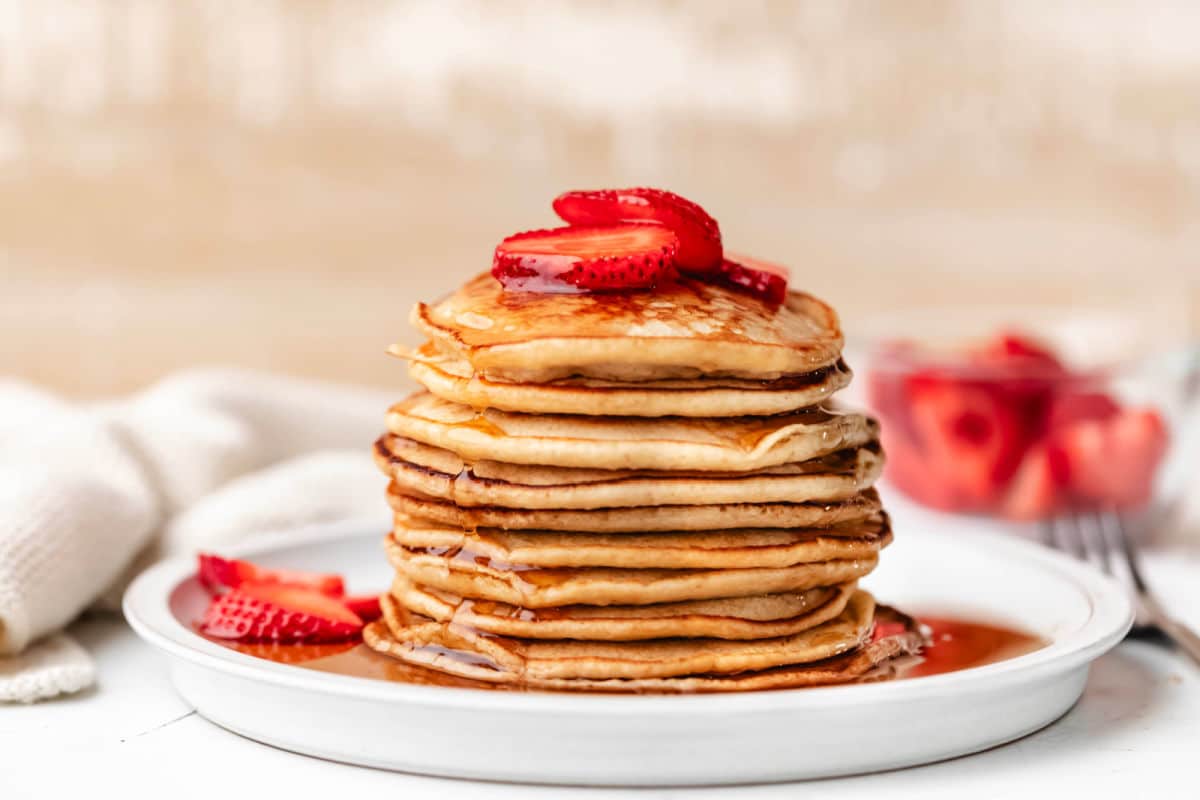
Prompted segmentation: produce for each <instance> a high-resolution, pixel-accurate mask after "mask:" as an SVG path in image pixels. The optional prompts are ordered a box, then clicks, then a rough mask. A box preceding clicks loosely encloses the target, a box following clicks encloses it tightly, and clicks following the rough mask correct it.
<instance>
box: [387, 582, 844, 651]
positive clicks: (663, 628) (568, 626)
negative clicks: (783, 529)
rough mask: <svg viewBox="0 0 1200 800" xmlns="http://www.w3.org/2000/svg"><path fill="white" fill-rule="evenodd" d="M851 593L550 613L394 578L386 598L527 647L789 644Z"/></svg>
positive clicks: (835, 590) (834, 590)
mask: <svg viewBox="0 0 1200 800" xmlns="http://www.w3.org/2000/svg"><path fill="white" fill-rule="evenodd" d="M854 588H855V584H854V583H846V584H842V585H840V586H822V587H818V588H815V589H808V590H806V591H802V592H789V593H784V594H767V595H754V596H752V597H730V598H721V599H717V600H689V601H683V602H679V603H658V604H655V605H644V606H583V605H575V606H565V607H560V608H548V609H529V608H521V607H519V606H512V605H508V604H505V603H494V602H491V601H487V600H471V599H467V598H463V597H460V596H458V595H454V594H449V593H447V592H442V591H438V590H436V589H430V588H428V587H424V586H417V585H416V584H413V583H411V582H409V581H408V580H406V579H404V578H400V577H398V578H397V579H396V581H395V582H394V583H393V585H392V592H391V594H392V598H393V599H394V600H395V601H396V602H397V603H398V604H399V605H401V606H403V607H404V608H406V609H407V610H408V611H410V612H411V613H413V614H418V615H420V616H423V617H429V618H430V619H433V620H436V621H438V622H443V623H446V622H454V623H456V624H458V625H465V626H467V627H469V628H474V629H476V630H478V631H481V632H483V633H491V634H496V635H500V636H516V637H521V638H526V639H591V640H599V641H609V642H621V641H636V640H641V639H661V638H666V637H681V636H682V637H706V638H713V639H769V638H775V637H779V636H791V635H792V634H795V633H799V632H800V631H804V630H808V629H809V628H813V627H816V626H817V625H820V624H821V623H823V622H827V621H829V620H830V619H833V618H834V617H836V616H837V615H838V614H840V613H842V610H843V609H844V608H845V607H846V602H847V601H848V600H849V599H850V595H851V594H852V593H853V591H854Z"/></svg>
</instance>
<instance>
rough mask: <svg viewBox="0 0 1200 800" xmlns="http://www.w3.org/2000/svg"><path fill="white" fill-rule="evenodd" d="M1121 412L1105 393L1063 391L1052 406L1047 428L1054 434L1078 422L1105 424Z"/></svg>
mask: <svg viewBox="0 0 1200 800" xmlns="http://www.w3.org/2000/svg"><path fill="white" fill-rule="evenodd" d="M1120 412H1121V407H1120V406H1119V405H1117V402H1116V401H1115V400H1113V399H1112V398H1111V397H1109V396H1108V395H1107V394H1104V393H1103V392H1077V391H1070V390H1068V391H1063V392H1060V393H1059V394H1058V395H1057V396H1056V397H1055V398H1054V400H1053V402H1051V404H1050V413H1049V414H1048V416H1047V420H1046V427H1047V429H1048V430H1049V431H1050V432H1051V433H1054V432H1055V431H1059V430H1062V429H1063V428H1066V427H1068V426H1070V425H1074V424H1075V423H1077V422H1086V421H1099V422H1103V421H1104V420H1106V419H1109V418H1111V417H1115V416H1116V415H1117V414H1119V413H1120Z"/></svg>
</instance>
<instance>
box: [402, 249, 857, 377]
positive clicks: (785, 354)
mask: <svg viewBox="0 0 1200 800" xmlns="http://www.w3.org/2000/svg"><path fill="white" fill-rule="evenodd" d="M412 322H413V324H414V325H415V326H416V327H417V328H419V329H420V330H421V331H423V332H424V333H426V334H427V335H428V336H429V337H430V338H431V339H432V340H433V341H434V343H435V344H436V345H437V347H438V349H439V350H441V351H443V352H446V353H452V354H455V355H457V356H459V357H461V358H463V359H465V360H466V361H467V362H469V363H470V365H471V368H472V369H473V370H474V371H475V373H476V374H479V375H483V376H485V377H487V378H490V379H493V380H507V381H512V382H515V383H545V382H548V381H553V380H558V379H560V378H565V377H569V376H574V375H578V376H585V377H590V378H600V379H603V380H616V381H644V380H663V379H673V378H696V377H701V376H730V377H741V378H749V379H755V380H773V379H776V378H779V377H782V376H785V375H796V374H801V373H808V372H812V371H813V370H816V369H820V368H823V367H829V366H832V365H834V364H836V363H837V360H838V357H839V355H840V353H841V349H842V332H841V328H840V327H839V323H838V319H837V315H836V314H835V313H834V311H833V309H831V308H829V306H827V305H825V304H824V303H822V302H821V301H820V300H817V299H816V298H814V297H812V296H810V295H807V294H804V293H803V292H789V293H788V297H787V300H786V301H785V302H784V304H783V305H782V306H781V307H779V308H778V309H774V308H772V307H770V306H769V305H767V304H765V303H763V302H762V301H761V300H758V299H756V298H754V297H752V296H750V295H748V294H743V293H741V292H736V291H733V290H731V289H726V288H723V287H720V286H714V285H710V284H706V283H700V282H697V281H692V280H687V279H681V280H680V281H678V282H677V283H671V284H667V285H665V286H660V287H658V288H656V289H655V290H653V291H650V292H624V293H617V294H577V295H570V294H540V293H536V292H513V291H508V290H505V289H504V288H503V287H502V286H501V285H500V284H499V282H497V281H496V280H495V279H494V278H493V277H492V276H491V275H490V274H489V273H486V272H485V273H482V274H480V275H478V276H476V277H475V278H473V279H471V280H470V281H468V282H467V283H466V284H465V285H463V286H462V287H461V288H460V289H459V290H458V291H457V292H455V293H454V294H452V295H450V296H449V297H447V298H445V299H443V300H441V301H439V302H438V303H435V304H434V305H427V304H425V303H419V304H418V305H417V307H416V308H415V309H413V313H412Z"/></svg>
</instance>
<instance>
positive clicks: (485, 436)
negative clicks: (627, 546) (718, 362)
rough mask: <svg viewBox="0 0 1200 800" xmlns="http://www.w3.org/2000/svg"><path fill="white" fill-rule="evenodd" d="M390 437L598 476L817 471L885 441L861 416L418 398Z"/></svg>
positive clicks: (402, 410)
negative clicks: (547, 406) (821, 462)
mask: <svg viewBox="0 0 1200 800" xmlns="http://www.w3.org/2000/svg"><path fill="white" fill-rule="evenodd" d="M387 425H388V430H390V431H391V432H392V433H394V434H396V435H398V436H402V437H405V438H408V439H415V440H416V441H418V442H421V443H423V444H427V445H432V446H434V447H440V448H442V449H443V450H450V451H452V452H454V453H456V454H458V455H459V456H460V457H462V458H465V459H470V460H491V461H502V462H505V463H510V464H540V465H548V466H556V467H584V468H590V469H653V470H683V469H687V470H696V471H705V472H711V471H726V472H741V471H746V470H755V469H760V468H762V467H769V466H775V465H778V464H788V463H794V462H801V461H808V460H809V459H813V458H820V457H822V456H826V455H829V454H830V453H835V452H837V451H838V450H844V449H847V448H853V447H861V446H863V445H866V444H868V443H870V442H873V441H876V440H877V439H878V432H879V425H878V423H876V422H875V421H874V420H872V419H870V418H868V417H865V416H863V415H862V414H853V413H841V412H835V411H829V410H824V409H808V410H804V411H800V412H795V413H792V414H783V415H779V416H774V417H734V418H730V419H722V420H698V419H692V418H688V417H582V416H566V415H557V416H555V415H539V414H514V413H509V412H506V411H497V410H495V409H488V410H487V411H484V412H481V413H476V411H475V410H474V409H472V408H471V407H470V406H464V405H461V404H458V403H451V402H448V401H446V400H442V399H440V398H438V397H436V396H435V395H432V394H429V393H428V392H417V393H416V394H414V395H412V396H410V397H409V398H407V399H406V400H404V401H402V402H400V403H398V404H397V405H395V406H393V407H392V409H391V410H390V411H389V412H388V415H387Z"/></svg>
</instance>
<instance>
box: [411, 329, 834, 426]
mask: <svg viewBox="0 0 1200 800" xmlns="http://www.w3.org/2000/svg"><path fill="white" fill-rule="evenodd" d="M388 352H390V353H392V355H395V356H398V357H400V358H405V359H407V360H408V362H409V364H408V374H409V375H411V376H412V378H413V379H414V380H415V381H417V383H420V384H421V385H422V386H424V387H425V388H426V389H428V390H429V391H430V392H432V393H433V394H435V395H437V396H438V397H441V398H442V399H444V400H449V401H451V402H454V403H461V404H463V405H468V406H471V407H472V408H477V409H483V408H497V409H500V410H502V411H520V412H524V413H537V414H589V415H597V414H603V415H609V416H638V417H663V416H672V415H677V416H684V417H740V416H749V415H763V416H765V415H770V414H782V413H785V412H788V411H794V410H796V409H798V408H807V407H808V406H815V405H820V404H821V403H823V402H825V401H826V400H827V399H828V398H829V397H830V396H831V395H832V394H833V393H834V392H836V391H838V390H839V389H842V388H844V387H845V386H847V385H848V384H849V383H850V379H851V377H852V375H851V372H850V370H849V368H848V367H847V366H846V365H845V363H843V362H842V361H838V362H837V363H835V364H834V365H832V366H830V367H821V368H819V369H817V370H814V371H812V372H807V373H803V374H801V375H795V376H789V377H785V378H780V379H778V380H774V381H756V380H745V379H736V378H704V379H693V380H685V379H676V380H657V381H653V380H652V381H643V382H640V383H634V382H614V381H600V380H596V379H590V378H561V379H559V380H557V381H552V382H550V383H509V382H506V381H499V380H493V379H491V378H487V377H485V376H483V375H477V374H475V372H474V370H473V369H472V368H471V364H470V362H468V361H467V360H466V359H464V358H461V357H459V356H457V355H455V354H452V353H442V352H438V351H437V349H436V348H435V347H434V346H433V344H432V343H430V342H427V343H426V344H424V345H423V346H422V347H420V348H419V349H418V350H416V351H409V350H407V349H405V348H401V347H398V346H393V347H391V348H389V350H388Z"/></svg>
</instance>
